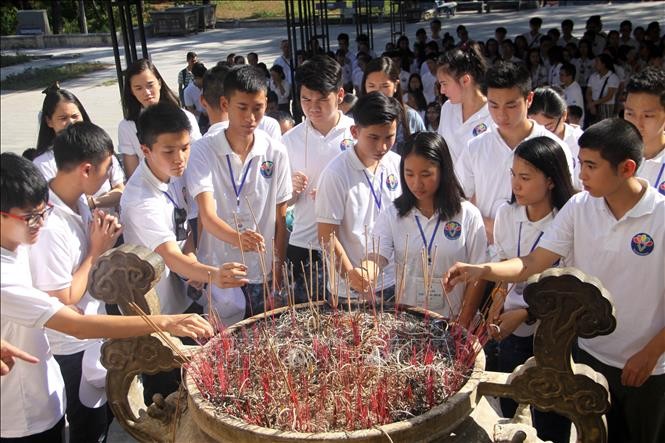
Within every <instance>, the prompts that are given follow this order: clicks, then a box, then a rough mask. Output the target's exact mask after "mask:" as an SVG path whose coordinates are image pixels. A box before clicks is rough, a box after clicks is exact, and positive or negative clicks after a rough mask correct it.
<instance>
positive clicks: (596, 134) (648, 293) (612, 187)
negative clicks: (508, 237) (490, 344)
mask: <svg viewBox="0 0 665 443" xmlns="http://www.w3.org/2000/svg"><path fill="white" fill-rule="evenodd" d="M579 142H580V160H581V163H582V170H581V173H580V176H581V178H582V183H583V184H584V190H585V192H580V193H578V194H576V195H575V196H573V197H572V198H571V199H570V200H569V201H568V203H566V204H565V205H564V207H563V208H562V209H561V211H559V213H558V214H557V216H556V218H555V219H554V221H553V222H552V224H551V225H550V226H549V227H548V229H546V231H545V234H544V235H543V237H542V238H541V240H540V242H539V243H538V246H537V247H536V249H534V250H533V252H531V253H529V254H528V255H526V256H523V257H519V258H514V259H510V260H507V261H504V262H501V263H484V264H479V265H468V264H464V263H457V264H455V265H454V266H453V267H452V268H451V269H450V270H449V271H448V272H447V273H446V277H445V278H444V282H445V285H446V288H447V289H452V288H453V287H454V286H455V285H456V284H457V283H461V282H469V281H476V280H480V279H485V280H493V281H513V282H519V281H524V280H526V279H527V278H529V277H530V276H531V275H534V274H537V273H540V272H542V271H544V270H545V269H547V268H549V267H550V266H552V265H553V264H554V263H555V262H556V261H557V260H560V259H562V258H566V259H567V260H570V261H569V262H567V265H569V266H573V267H576V268H578V269H579V270H581V271H582V272H584V273H586V274H587V275H590V276H593V277H596V278H598V279H599V280H600V281H601V282H602V284H603V286H604V287H605V289H607V291H608V292H609V294H610V295H611V299H612V300H613V304H614V314H615V318H616V328H615V329H614V331H613V332H612V333H610V334H608V335H603V336H599V337H595V338H592V339H582V338H579V339H578V345H579V348H580V349H579V352H578V354H577V356H576V361H578V362H579V363H585V364H587V365H589V366H591V367H592V368H593V369H595V370H596V371H598V372H600V373H601V374H603V375H604V376H605V379H606V380H607V382H608V385H609V390H610V397H611V399H610V404H611V406H610V411H609V412H608V414H607V415H606V418H607V424H608V436H609V438H610V441H611V442H614V441H616V442H626V441H639V442H660V441H662V440H663V438H662V437H663V430H664V429H665V405H664V404H663V402H664V401H665V397H664V396H663V392H665V316H664V315H663V312H665V280H664V279H663V278H662V270H663V263H665V248H663V242H664V241H665V223H663V219H665V197H663V196H662V195H660V194H659V193H658V192H657V191H656V190H655V189H654V188H653V186H650V185H649V183H647V181H646V180H644V179H640V178H637V177H635V171H636V170H637V168H638V165H639V164H640V162H641V161H642V149H643V144H642V140H641V138H640V135H639V133H638V131H637V130H636V129H635V127H634V126H633V125H631V124H629V123H627V122H626V121H624V120H622V119H618V118H612V119H606V120H603V121H601V122H599V123H596V124H595V125H593V126H591V127H590V128H588V129H587V130H586V131H585V132H584V134H582V137H581V138H580V140H579ZM515 315H520V316H521V318H522V320H523V321H526V320H527V318H528V317H529V312H528V310H526V309H518V310H517V314H515Z"/></svg>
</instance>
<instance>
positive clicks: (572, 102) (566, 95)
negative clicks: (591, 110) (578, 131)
mask: <svg viewBox="0 0 665 443" xmlns="http://www.w3.org/2000/svg"><path fill="white" fill-rule="evenodd" d="M563 99H564V100H565V101H566V104H567V105H568V106H579V107H580V108H582V121H584V94H582V87H581V86H580V84H579V83H577V82H576V81H573V82H572V83H571V84H569V85H568V86H566V87H565V88H564V90H563Z"/></svg>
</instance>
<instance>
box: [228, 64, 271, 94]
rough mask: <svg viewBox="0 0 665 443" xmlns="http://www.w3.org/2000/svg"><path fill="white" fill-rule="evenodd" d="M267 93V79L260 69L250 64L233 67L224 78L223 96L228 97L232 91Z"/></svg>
mask: <svg viewBox="0 0 665 443" xmlns="http://www.w3.org/2000/svg"><path fill="white" fill-rule="evenodd" d="M236 91H238V92H245V93H248V94H256V93H257V92H261V91H263V92H264V93H265V94H268V81H267V80H266V76H265V74H264V73H263V72H261V70H260V69H259V68H257V67H255V66H252V65H241V66H237V67H233V68H232V69H231V70H230V71H229V72H228V73H227V74H226V78H225V79H224V97H226V98H227V99H230V98H231V96H232V95H233V93H234V92H236Z"/></svg>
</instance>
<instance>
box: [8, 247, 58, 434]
mask: <svg viewBox="0 0 665 443" xmlns="http://www.w3.org/2000/svg"><path fill="white" fill-rule="evenodd" d="M0 254H1V257H2V267H0V272H1V274H2V278H1V279H0V281H1V287H2V296H1V297H0V307H1V309H0V331H2V339H3V340H6V341H7V342H8V343H11V344H12V345H14V346H16V347H18V348H19V349H22V350H24V351H26V352H27V353H29V354H32V355H34V356H35V357H37V358H38V359H39V363H36V364H31V363H26V362H24V361H22V360H18V359H17V360H16V365H15V366H14V368H13V369H12V370H11V372H9V374H7V375H4V376H2V377H1V378H0V392H2V396H0V398H1V399H2V404H1V405H0V406H1V407H0V414H1V418H0V436H2V438H17V437H25V436H28V435H33V434H39V433H41V432H44V431H47V430H49V429H51V428H52V427H53V426H55V425H56V424H57V423H58V421H60V419H61V418H62V417H63V416H64V415H65V383H64V381H63V380H62V375H61V374H60V367H59V366H58V363H57V362H56V361H55V359H54V358H53V354H52V353H51V349H50V347H49V342H48V339H47V338H46V334H45V331H44V325H45V324H46V322H48V321H49V320H50V319H51V317H52V316H53V315H54V314H55V313H56V312H58V311H59V310H60V309H62V308H63V304H62V303H60V302H59V301H58V299H57V298H54V297H50V296H49V295H48V294H46V293H44V292H41V291H39V290H37V289H34V288H33V287H32V278H31V276H30V264H29V263H28V248H27V247H25V246H19V247H18V248H17V250H16V251H14V252H12V251H9V250H7V249H5V248H1V249H0Z"/></svg>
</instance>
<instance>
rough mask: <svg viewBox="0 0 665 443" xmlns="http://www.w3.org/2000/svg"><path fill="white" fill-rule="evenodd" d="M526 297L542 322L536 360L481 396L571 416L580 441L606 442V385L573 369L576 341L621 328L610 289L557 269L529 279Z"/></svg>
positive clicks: (485, 386) (486, 386)
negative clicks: (511, 400)
mask: <svg viewBox="0 0 665 443" xmlns="http://www.w3.org/2000/svg"><path fill="white" fill-rule="evenodd" d="M524 298H525V300H526V302H527V303H528V304H529V309H530V311H531V312H532V314H533V315H534V317H536V318H538V319H539V320H540V325H539V326H538V329H537V330H536V333H535V335H534V343H533V350H534V357H531V358H530V359H529V360H527V361H526V363H525V364H524V365H522V366H519V367H518V368H517V369H516V370H515V371H514V372H513V373H512V374H511V375H510V377H509V378H508V384H506V385H503V384H497V383H481V384H480V385H479V386H478V391H479V392H480V393H481V394H483V395H493V396H498V397H504V398H511V399H513V400H515V401H516V402H518V403H529V404H532V405H533V406H535V407H536V408H538V409H539V410H542V411H554V412H557V413H559V414H561V415H563V416H565V417H568V418H569V419H570V420H571V421H572V422H573V423H574V424H575V427H576V428H577V438H578V441H582V442H589V443H591V442H593V443H596V442H598V443H600V442H605V441H607V429H606V426H605V422H604V420H603V414H604V413H606V412H607V411H608V409H609V392H608V390H607V382H606V380H605V378H604V377H603V376H602V375H600V374H598V373H596V372H595V371H593V370H592V369H591V368H590V367H588V366H586V365H577V364H576V365H574V366H571V350H572V344H573V342H574V340H575V339H576V337H584V338H592V337H597V336H599V335H608V334H610V333H612V331H614V328H615V327H616V318H615V317H614V307H613V305H612V301H611V300H610V298H609V294H608V292H607V290H606V289H604V288H603V287H602V285H601V283H600V281H598V280H597V279H595V278H591V277H588V276H586V275H585V274H583V273H582V272H580V271H579V270H577V269H574V268H553V269H549V270H547V271H545V272H543V273H542V274H540V275H538V276H534V277H532V278H531V279H529V285H528V286H527V287H526V289H525V290H524Z"/></svg>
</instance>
